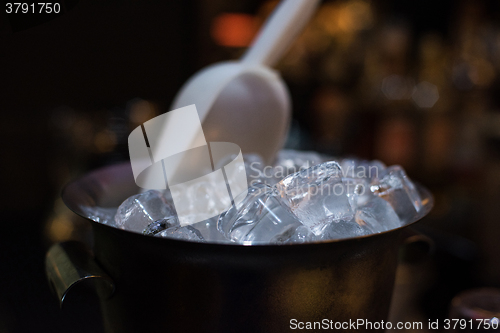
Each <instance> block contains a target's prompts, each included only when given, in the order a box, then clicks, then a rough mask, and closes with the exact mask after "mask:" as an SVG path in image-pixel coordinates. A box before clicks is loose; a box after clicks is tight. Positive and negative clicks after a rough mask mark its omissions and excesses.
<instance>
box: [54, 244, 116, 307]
mask: <svg viewBox="0 0 500 333" xmlns="http://www.w3.org/2000/svg"><path fill="white" fill-rule="evenodd" d="M45 271H46V273H47V278H48V280H49V283H50V284H51V286H52V288H53V289H54V292H55V293H56V294H57V297H58V299H59V301H60V305H61V306H62V305H63V304H64V299H65V298H66V295H67V293H68V292H69V290H70V289H71V288H73V287H74V286H75V285H76V284H78V283H81V282H84V281H88V280H90V279H93V280H99V282H101V283H100V284H99V291H100V296H101V297H103V298H108V297H109V296H111V295H112V294H113V292H114V290H115V286H114V284H113V281H112V280H111V278H110V277H109V276H107V275H106V274H105V273H104V272H103V271H102V269H101V268H100V267H99V266H98V265H97V264H96V263H95V262H94V260H93V259H92V254H91V253H90V252H89V251H88V249H87V248H86V247H85V246H84V245H83V244H82V243H79V242H65V243H59V244H55V245H53V246H52V247H51V248H50V249H49V251H48V252H47V255H46V257H45Z"/></svg>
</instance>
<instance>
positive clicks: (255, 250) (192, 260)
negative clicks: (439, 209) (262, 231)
mask: <svg viewBox="0 0 500 333" xmlns="http://www.w3.org/2000/svg"><path fill="white" fill-rule="evenodd" d="M418 189H419V192H420V194H421V196H422V199H423V209H422V210H421V212H420V214H419V215H418V216H417V217H416V218H415V221H414V222H416V221H417V220H419V219H420V218H421V217H423V216H425V215H426V214H427V213H428V212H429V210H430V209H431V207H432V204H433V202H432V196H431V195H430V193H429V192H428V191H427V190H426V189H424V188H423V187H421V186H418ZM138 191H139V188H137V187H136V185H135V183H134V179H133V176H132V171H131V167H130V164H129V163H126V164H120V165H115V166H110V167H105V168H103V169H100V170H97V171H94V172H91V173H89V174H87V175H86V176H84V177H83V178H81V179H79V180H77V181H75V182H73V183H71V184H69V185H68V186H67V187H66V188H65V190H64V192H63V200H64V202H65V203H66V205H67V206H68V207H69V208H70V209H71V210H73V211H74V212H75V213H76V214H79V215H81V216H84V214H83V212H82V210H81V208H80V207H81V206H82V205H86V206H94V205H98V206H101V207H113V206H117V205H119V204H120V203H121V202H122V201H123V200H124V199H126V198H127V197H128V196H130V195H133V194H136V193H138ZM92 227H93V237H94V239H93V248H92V249H91V250H90V251H87V250H86V249H85V248H84V247H83V246H80V245H78V244H75V243H61V244H56V245H54V246H52V248H51V249H50V250H49V252H48V253H47V258H46V270H47V274H48V278H49V281H50V282H51V284H52V285H53V287H54V289H55V291H56V293H57V294H58V296H59V300H60V301H61V302H62V300H64V298H65V296H66V294H67V293H68V290H69V289H70V288H71V287H72V286H73V285H75V284H76V283H79V282H81V281H84V280H87V279H96V280H101V281H103V283H102V284H100V285H98V286H99V288H98V293H99V295H100V302H101V309H102V313H103V318H104V323H105V329H106V332H119V333H126V332H134V333H136V332H149V333H152V332H284V331H289V330H291V329H293V328H294V327H295V328H297V327H298V326H299V325H300V323H307V322H321V323H322V325H327V323H328V325H332V326H331V328H334V327H335V325H337V328H338V327H339V326H338V325H339V324H336V323H344V322H349V320H351V321H353V320H357V319H364V320H367V321H371V322H376V321H378V322H380V321H381V320H387V316H388V311H389V305H390V301H391V295H392V290H393V284H394V278H395V270H396V266H397V264H398V252H399V249H400V248H401V245H402V244H403V242H404V240H405V237H407V236H406V235H405V234H406V232H407V230H408V229H407V227H408V225H406V226H404V227H401V228H398V229H394V230H391V231H388V232H383V233H380V234H374V235H370V236H364V237H358V238H352V239H345V240H336V241H328V242H323V243H311V244H296V245H257V246H243V245H233V244H211V243H195V242H188V241H182V240H174V239H166V238H157V237H151V236H145V235H141V234H137V233H133V232H128V231H125V230H120V229H116V228H113V227H109V226H107V225H103V224H100V223H96V222H92ZM344 328H347V329H343V331H349V329H350V328H352V327H345V325H344ZM358 330H363V328H362V327H360V328H358Z"/></svg>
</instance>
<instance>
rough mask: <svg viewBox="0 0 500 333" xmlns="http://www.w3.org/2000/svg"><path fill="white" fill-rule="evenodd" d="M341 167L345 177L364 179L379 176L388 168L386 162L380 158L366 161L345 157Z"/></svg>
mask: <svg viewBox="0 0 500 333" xmlns="http://www.w3.org/2000/svg"><path fill="white" fill-rule="evenodd" d="M340 167H341V168H342V175H343V176H344V177H345V178H364V179H373V178H378V176H379V175H380V174H381V173H382V172H383V171H384V170H385V168H386V166H385V164H384V163H382V162H380V161H378V160H373V161H366V160H360V159H357V158H345V159H343V160H342V161H341V162H340Z"/></svg>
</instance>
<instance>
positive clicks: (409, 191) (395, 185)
mask: <svg viewBox="0 0 500 333" xmlns="http://www.w3.org/2000/svg"><path fill="white" fill-rule="evenodd" d="M370 189H371V191H372V192H373V193H375V194H376V195H378V196H380V197H381V198H382V199H384V200H386V201H387V202H388V203H389V204H390V205H391V206H392V208H393V209H394V211H395V212H396V214H397V215H398V217H399V219H400V220H401V223H402V224H406V223H409V222H412V221H413V220H414V219H415V216H416V215H417V213H418V212H419V210H420V208H421V207H422V201H421V200H420V195H419V194H418V192H417V189H416V188H415V185H413V183H412V182H411V180H410V179H409V178H408V176H406V173H405V171H404V170H403V168H401V167H400V166H399V165H394V166H391V167H389V168H387V169H386V170H384V172H383V173H382V175H381V176H380V178H378V179H375V180H374V181H373V182H372V185H371V187H370Z"/></svg>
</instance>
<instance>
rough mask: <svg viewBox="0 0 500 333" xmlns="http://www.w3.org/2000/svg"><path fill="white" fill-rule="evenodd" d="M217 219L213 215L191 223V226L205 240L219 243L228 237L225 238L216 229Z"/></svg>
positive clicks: (225, 240) (226, 240)
mask: <svg viewBox="0 0 500 333" xmlns="http://www.w3.org/2000/svg"><path fill="white" fill-rule="evenodd" d="M218 219H219V217H218V216H215V217H213V218H211V219H208V220H205V221H201V222H198V223H194V224H191V226H192V227H193V228H195V229H196V230H198V231H199V232H200V233H201V235H202V236H203V238H204V239H205V240H206V241H209V242H219V243H220V242H228V241H229V239H227V238H225V237H224V235H222V234H221V233H220V232H219V231H218V230H217V220H218Z"/></svg>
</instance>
